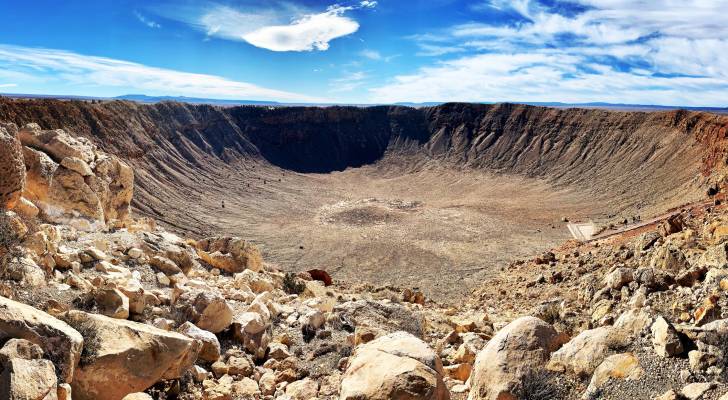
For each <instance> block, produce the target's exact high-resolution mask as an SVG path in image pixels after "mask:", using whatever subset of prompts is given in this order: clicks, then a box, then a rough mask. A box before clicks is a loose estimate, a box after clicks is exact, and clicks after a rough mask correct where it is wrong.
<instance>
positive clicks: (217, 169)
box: [0, 99, 728, 217]
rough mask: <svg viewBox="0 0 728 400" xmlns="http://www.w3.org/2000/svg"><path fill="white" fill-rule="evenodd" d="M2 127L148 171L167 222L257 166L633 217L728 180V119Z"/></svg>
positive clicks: (30, 115) (94, 116) (423, 116)
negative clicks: (414, 168) (466, 182)
mask: <svg viewBox="0 0 728 400" xmlns="http://www.w3.org/2000/svg"><path fill="white" fill-rule="evenodd" d="M0 120H3V121H8V122H15V123H16V124H25V123H27V122H31V121H33V122H37V123H39V124H40V125H41V126H42V127H43V128H45V129H55V128H64V129H67V130H69V131H71V132H75V133H76V134H79V135H82V136H85V137H88V138H89V139H91V140H93V141H94V142H95V143H97V144H98V145H99V146H100V147H101V148H103V149H104V150H106V151H109V152H112V153H115V154H118V155H120V156H121V157H123V158H125V159H127V160H129V162H130V163H131V164H132V165H134V167H135V168H136V169H137V171H138V173H137V184H138V187H139V196H138V197H137V198H138V201H137V202H136V204H135V205H136V206H137V208H139V209H140V210H141V211H142V213H148V214H152V215H155V214H156V216H158V217H159V216H160V214H163V212H161V211H160V210H155V204H157V205H158V206H159V207H162V205H161V204H159V203H160V201H161V199H162V198H163V197H164V196H160V195H159V194H155V193H154V192H158V191H162V192H168V193H167V194H166V195H167V196H171V198H173V199H174V198H177V199H178V200H181V201H182V200H184V196H185V195H184V193H186V192H190V191H196V190H198V189H199V186H200V184H205V183H206V184H210V183H212V182H214V180H215V179H216V178H215V177H221V176H222V177H224V176H228V175H229V174H230V173H240V172H241V171H242V170H245V169H246V168H251V171H248V172H249V173H252V168H254V167H253V166H254V165H262V166H263V167H265V166H266V165H271V164H272V165H273V166H277V167H280V168H282V169H284V170H290V171H295V172H304V173H309V172H318V173H322V172H323V173H325V172H331V171H338V170H344V169H346V168H350V167H359V166H362V165H365V164H372V163H376V162H378V161H380V160H382V159H383V158H384V157H385V155H387V154H394V155H407V156H408V157H409V159H412V158H414V159H420V160H421V159H439V160H443V161H446V162H448V163H450V164H451V165H454V166H456V167H467V168H477V169H485V170H491V171H495V172H500V173H509V174H518V175H524V176H528V177H537V178H544V179H547V180H548V181H550V182H553V183H555V184H559V185H566V186H568V187H570V188H572V189H576V190H584V191H592V192H594V193H595V194H597V195H608V196H613V197H618V198H619V204H620V205H622V207H623V204H625V202H624V199H625V198H634V201H633V203H649V202H650V201H652V202H660V201H663V200H666V199H668V198H670V197H675V195H677V196H680V197H686V195H689V194H695V193H698V192H702V191H703V190H704V188H705V187H706V184H708V183H709V180H710V178H709V177H710V176H711V175H713V176H714V177H715V176H716V175H717V174H719V173H721V172H722V170H723V168H724V166H725V159H726V145H725V142H726V141H725V137H726V134H727V130H728V128H727V127H728V117H726V116H718V115H714V114H709V113H699V112H685V111H672V112H653V113H645V112H615V111H605V110H586V109H553V108H546V107H533V106H523V105H513V104H497V105H477V104H445V105H442V106H437V107H430V108H421V109H413V108H407V107H395V106H379V107H370V108H357V107H330V108H317V107H296V108H270V107H232V108H221V107H214V106H207V105H189V104H178V103H159V104H153V105H140V104H136V103H131V102H121V101H114V102H102V103H90V102H81V101H57V100H8V99H3V100H2V101H0ZM390 158H392V157H390ZM395 158H396V157H395ZM650 197H651V199H650ZM688 197H689V196H688ZM187 200H190V199H187ZM627 202H629V201H627ZM615 204H616V203H615Z"/></svg>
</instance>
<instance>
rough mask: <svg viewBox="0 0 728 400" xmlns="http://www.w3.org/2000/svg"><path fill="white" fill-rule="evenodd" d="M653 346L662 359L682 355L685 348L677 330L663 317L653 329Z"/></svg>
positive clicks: (656, 321) (658, 319)
mask: <svg viewBox="0 0 728 400" xmlns="http://www.w3.org/2000/svg"><path fill="white" fill-rule="evenodd" d="M651 331H652V345H653V346H654V348H655V352H656V353H657V354H658V355H659V356H660V357H672V356H677V355H680V354H682V352H683V351H684V347H683V345H682V342H681V341H680V336H678V334H677V331H676V330H675V328H674V327H673V326H672V325H671V324H670V323H669V322H667V320H665V318H663V317H661V316H660V317H657V318H656V319H655V322H654V323H653V324H652V327H651Z"/></svg>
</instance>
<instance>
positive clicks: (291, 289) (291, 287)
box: [283, 272, 306, 294]
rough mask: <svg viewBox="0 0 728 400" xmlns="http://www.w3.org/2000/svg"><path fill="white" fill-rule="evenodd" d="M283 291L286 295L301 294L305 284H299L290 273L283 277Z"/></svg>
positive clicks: (298, 280) (294, 275) (299, 281)
mask: <svg viewBox="0 0 728 400" xmlns="http://www.w3.org/2000/svg"><path fill="white" fill-rule="evenodd" d="M283 290H284V291H285V292H286V293H288V294H301V293H303V291H304V290H306V284H305V283H303V282H301V280H300V279H298V278H297V277H296V274H294V273H292V272H288V273H286V276H285V277H283Z"/></svg>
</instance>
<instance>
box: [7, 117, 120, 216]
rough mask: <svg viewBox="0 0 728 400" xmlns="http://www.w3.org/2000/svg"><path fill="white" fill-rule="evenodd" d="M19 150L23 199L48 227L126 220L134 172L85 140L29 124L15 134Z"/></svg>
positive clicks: (60, 131) (63, 132)
mask: <svg viewBox="0 0 728 400" xmlns="http://www.w3.org/2000/svg"><path fill="white" fill-rule="evenodd" d="M18 138H19V139H20V141H21V142H22V144H23V145H24V146H25V148H24V149H23V155H24V160H25V168H26V169H27V171H28V174H27V181H28V183H27V188H26V197H27V198H28V199H29V200H31V201H32V202H33V203H35V204H36V205H37V206H38V207H39V208H40V209H41V210H43V212H44V216H45V217H46V218H47V219H49V220H50V221H51V222H56V223H68V224H71V225H73V226H75V227H77V228H81V229H94V228H96V227H98V226H101V225H103V224H105V223H107V222H109V221H111V220H115V219H118V220H124V219H126V218H127V217H128V216H129V207H130V204H131V198H132V192H133V188H134V173H133V171H132V169H131V167H129V166H128V165H126V164H125V163H124V162H122V161H121V160H119V159H118V158H117V157H114V156H110V155H108V154H105V153H103V152H101V151H98V150H97V149H96V147H95V146H94V145H93V144H91V142H90V141H88V140H87V139H85V138H75V137H73V136H71V135H69V134H68V133H66V132H65V131H63V130H61V129H56V130H50V131H43V130H41V129H40V127H39V126H38V125H37V124H29V125H26V126H25V127H23V128H22V129H21V130H20V132H19V133H18Z"/></svg>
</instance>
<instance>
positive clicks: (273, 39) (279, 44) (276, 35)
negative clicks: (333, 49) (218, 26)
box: [242, 6, 359, 51]
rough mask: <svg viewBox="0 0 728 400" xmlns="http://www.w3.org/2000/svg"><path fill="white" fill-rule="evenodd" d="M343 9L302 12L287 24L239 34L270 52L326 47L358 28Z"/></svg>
mask: <svg viewBox="0 0 728 400" xmlns="http://www.w3.org/2000/svg"><path fill="white" fill-rule="evenodd" d="M345 11H347V8H344V7H338V6H336V7H331V8H329V9H328V10H327V11H326V12H323V13H320V14H311V15H305V16H303V17H301V18H300V19H297V20H294V21H293V22H291V23H290V24H288V25H273V26H265V27H262V28H260V29H257V30H254V31H252V32H249V33H246V34H244V35H242V38H243V39H245V41H247V42H248V43H250V44H252V45H253V46H256V47H261V48H264V49H268V50H272V51H311V50H328V48H329V42H330V41H331V40H334V39H336V38H338V37H342V36H346V35H349V34H352V33H354V32H356V31H357V30H358V29H359V23H358V22H356V21H354V20H353V19H351V18H348V17H346V16H344V12H345Z"/></svg>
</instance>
